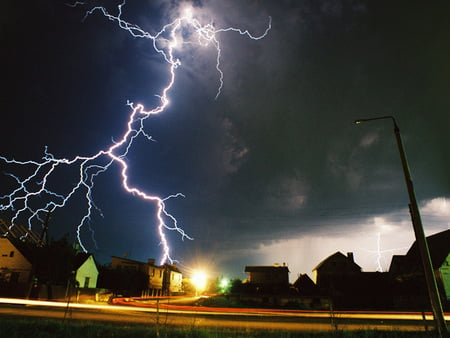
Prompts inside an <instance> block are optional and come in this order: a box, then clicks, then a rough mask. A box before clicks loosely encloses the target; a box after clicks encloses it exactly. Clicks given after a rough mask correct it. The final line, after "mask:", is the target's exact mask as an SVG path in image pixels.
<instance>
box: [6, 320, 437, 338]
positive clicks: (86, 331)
mask: <svg viewBox="0 0 450 338" xmlns="http://www.w3.org/2000/svg"><path fill="white" fill-rule="evenodd" d="M158 333H159V335H158V334H157V332H156V328H155V327H154V326H144V325H137V324H136V325H123V324H105V323H98V322H95V323H91V322H79V321H66V322H63V321H60V320H59V321H58V320H43V319H39V320H37V319H15V318H14V319H12V318H1V317H0V337H8V338H15V337H17V338H19V337H20V338H22V337H34V338H50V337H52V338H53V337H68V338H70V337H83V338H91V337H102V338H103V337H124V338H125V337H127V338H133V337H139V338H142V337H175V338H177V337H180V338H181V337H186V338H194V337H195V338H197V337H198V338H212V337H233V338H239V337H257V338H291V337H311V338H320V337H336V338H356V337H361V338H403V337H408V338H413V337H414V338H415V337H417V338H419V337H424V332H399V331H376V330H374V331H351V332H348V331H334V332H292V331H273V330H245V329H244V330H242V329H241V330H238V329H224V328H196V327H185V328H180V327H173V328H171V327H164V328H160V329H159V332H158ZM429 337H432V336H429Z"/></svg>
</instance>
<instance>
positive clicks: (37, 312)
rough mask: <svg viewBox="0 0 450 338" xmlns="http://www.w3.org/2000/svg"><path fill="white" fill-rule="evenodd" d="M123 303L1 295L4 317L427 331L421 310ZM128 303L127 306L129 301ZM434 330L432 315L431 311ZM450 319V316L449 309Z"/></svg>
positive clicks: (430, 323) (0, 308)
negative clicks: (408, 311)
mask: <svg viewBox="0 0 450 338" xmlns="http://www.w3.org/2000/svg"><path fill="white" fill-rule="evenodd" d="M119 303H120V305H119V304H115V305H108V304H78V303H69V304H67V303H66V302H48V301H32V300H22V299H6V298H0V319H1V318H2V317H5V316H8V317H11V316H20V317H22V318H23V317H39V318H56V319H58V318H59V319H66V320H82V321H102V322H116V323H128V324H130V323H136V324H144V325H148V324H150V325H157V324H158V325H167V326H187V327H229V328H242V329H270V330H290V331H329V330H335V329H340V330H361V329H370V330H375V329H376V330H401V331H424V330H425V322H424V320H423V318H422V315H421V314H420V313H394V312H336V313H334V314H333V316H331V314H330V313H329V312H318V311H314V312H313V311H309V312H308V311H295V310H269V309H231V308H207V307H195V306H188V305H172V304H167V303H165V302H163V301H161V302H159V303H158V304H157V305H156V303H157V302H156V301H153V302H136V301H133V300H129V299H124V300H122V301H121V302H119ZM124 304H126V305H124ZM426 319H427V320H426V324H427V329H428V330H432V328H433V321H432V317H431V315H429V314H428V315H427V316H426ZM446 320H447V321H450V315H449V314H446Z"/></svg>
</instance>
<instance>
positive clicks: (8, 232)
mask: <svg viewBox="0 0 450 338" xmlns="http://www.w3.org/2000/svg"><path fill="white" fill-rule="evenodd" d="M0 236H4V237H8V238H17V239H20V240H22V241H27V242H31V243H33V244H39V243H40V242H41V240H40V237H39V235H38V234H37V233H35V232H34V231H33V230H31V229H30V228H27V227H24V226H23V225H20V224H11V223H10V222H7V221H5V220H3V219H0Z"/></svg>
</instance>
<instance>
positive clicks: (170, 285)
mask: <svg viewBox="0 0 450 338" xmlns="http://www.w3.org/2000/svg"><path fill="white" fill-rule="evenodd" d="M111 268H112V269H114V270H122V271H129V272H134V273H139V274H145V276H146V279H147V281H146V283H145V287H144V288H141V294H142V295H143V296H162V295H169V294H170V295H172V294H178V293H181V292H183V283H182V282H183V275H182V273H181V271H180V270H179V269H178V268H177V266H176V265H175V264H163V265H156V264H155V260H154V259H148V261H147V262H140V261H135V260H132V259H128V258H124V257H117V256H113V257H112V260H111Z"/></svg>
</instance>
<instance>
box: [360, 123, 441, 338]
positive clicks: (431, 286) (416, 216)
mask: <svg viewBox="0 0 450 338" xmlns="http://www.w3.org/2000/svg"><path fill="white" fill-rule="evenodd" d="M384 119H390V120H392V122H393V123H394V133H395V138H396V140H397V146H398V151H399V153H400V159H401V162H402V167H403V174H404V175H405V181H406V187H407V188H408V195H409V212H410V214H411V221H412V225H413V228H414V234H415V236H416V242H417V245H418V248H419V253H420V258H421V260H422V266H423V271H424V275H425V281H426V284H427V288H428V296H429V299H430V303H431V308H432V310H433V315H434V320H435V322H436V330H437V332H438V334H439V337H446V336H447V335H448V331H447V325H446V323H445V318H444V312H443V310H442V304H441V299H440V297H439V292H438V288H437V283H436V277H435V275H434V271H433V266H432V262H431V257H430V251H429V249H428V243H427V240H426V238H425V232H424V231H423V226H422V219H421V217H420V212H419V207H418V206H417V199H416V194H415V193H414V186H413V182H412V179H411V174H410V172H409V167H408V162H407V160H406V154H405V149H404V147H403V142H402V138H401V136H400V129H399V128H398V126H397V122H396V121H395V118H394V117H393V116H381V117H374V118H369V119H359V120H356V121H355V123H356V124H360V123H362V122H367V121H374V120H384Z"/></svg>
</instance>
